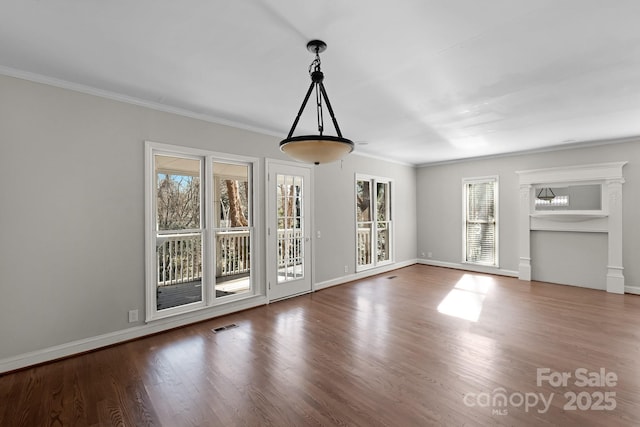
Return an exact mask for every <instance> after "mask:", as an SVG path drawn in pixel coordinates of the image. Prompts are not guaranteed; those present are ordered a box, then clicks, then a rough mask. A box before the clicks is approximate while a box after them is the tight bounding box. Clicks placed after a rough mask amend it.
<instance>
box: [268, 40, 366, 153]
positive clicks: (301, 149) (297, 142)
mask: <svg viewBox="0 0 640 427" xmlns="http://www.w3.org/2000/svg"><path fill="white" fill-rule="evenodd" d="M326 48H327V44H326V43H325V42H323V41H322V40H311V41H310V42H309V43H307V50H308V51H309V52H312V53H314V54H315V58H314V59H313V61H312V62H311V65H309V75H310V77H311V84H310V85H309V89H308V90H307V93H306V94H305V96H304V100H303V101H302V105H301V106H300V109H299V110H298V114H297V115H296V117H295V119H294V120H293V124H292V125H291V129H290V130H289V134H288V135H287V137H286V138H285V139H283V140H282V141H280V150H282V151H283V152H285V153H286V154H288V155H289V156H291V157H293V158H294V159H296V160H300V161H303V162H309V163H314V164H316V165H318V164H320V163H328V162H333V161H336V160H339V159H341V158H343V157H344V156H346V155H347V154H349V153H351V152H352V151H353V148H354V144H353V141H351V140H350V139H347V138H345V137H343V136H342V132H341V131H340V127H339V126H338V121H337V120H336V117H335V114H334V112H333V108H332V106H331V102H329V97H328V96H327V91H326V89H325V87H324V84H323V80H324V74H323V73H322V71H321V70H320V65H321V64H320V53H321V52H324V51H325V50H326ZM314 91H315V93H316V119H317V120H318V132H319V134H318V135H302V136H293V132H294V131H295V129H296V126H297V125H298V121H299V120H300V116H301V115H302V113H303V111H304V107H305V106H306V105H307V101H309V98H310V97H311V92H314ZM324 107H326V108H327V111H328V112H329V115H330V116H331V120H332V122H333V126H334V128H335V130H336V133H337V134H338V135H337V136H332V135H324Z"/></svg>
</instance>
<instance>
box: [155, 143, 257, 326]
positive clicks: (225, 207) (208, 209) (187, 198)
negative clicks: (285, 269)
mask: <svg viewBox="0 0 640 427" xmlns="http://www.w3.org/2000/svg"><path fill="white" fill-rule="evenodd" d="M146 159H147V160H146V162H147V164H146V171H147V181H146V193H147V197H146V200H147V201H146V204H147V207H146V209H147V210H146V212H147V215H146V230H147V246H146V251H147V255H146V264H147V265H146V277H147V279H146V282H147V285H146V307H147V310H146V313H147V314H146V318H147V320H153V319H157V318H162V317H167V316H170V315H174V314H179V313H184V312H188V311H194V310H197V309H201V308H205V307H209V306H213V305H218V304H224V303H226V302H229V301H235V300H238V299H242V298H244V297H246V296H252V295H254V294H255V289H254V286H253V282H254V277H253V274H252V269H251V267H252V265H253V264H254V263H253V262H252V259H253V257H254V256H255V252H254V245H253V235H254V227H253V213H252V209H253V188H254V182H253V179H254V174H253V168H254V165H255V164H256V161H255V160H253V159H247V158H240V157H237V156H227V155H221V154H217V153H210V152H207V151H203V150H195V149H188V148H184V147H174V146H167V145H164V144H155V143H147V145H146Z"/></svg>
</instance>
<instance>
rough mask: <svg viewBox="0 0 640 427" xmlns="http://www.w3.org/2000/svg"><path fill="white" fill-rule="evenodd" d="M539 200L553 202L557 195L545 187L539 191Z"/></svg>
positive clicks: (537, 196)
mask: <svg viewBox="0 0 640 427" xmlns="http://www.w3.org/2000/svg"><path fill="white" fill-rule="evenodd" d="M536 198H537V199H540V200H544V201H547V202H550V201H552V200H553V199H555V198H556V194H555V193H554V192H553V190H552V189H551V188H549V187H544V188H541V189H540V191H538V194H537V195H536Z"/></svg>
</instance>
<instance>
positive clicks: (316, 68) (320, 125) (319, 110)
mask: <svg viewBox="0 0 640 427" xmlns="http://www.w3.org/2000/svg"><path fill="white" fill-rule="evenodd" d="M320 65H321V62H320V53H319V51H318V49H316V58H315V59H314V60H313V62H311V65H309V75H310V76H313V72H314V71H318V72H319V71H321V70H320ZM314 86H315V91H316V117H317V119H318V132H319V133H320V135H322V133H323V132H324V116H323V113H322V93H321V92H320V83H318V82H316V81H314Z"/></svg>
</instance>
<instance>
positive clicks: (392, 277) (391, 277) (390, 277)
mask: <svg viewBox="0 0 640 427" xmlns="http://www.w3.org/2000/svg"><path fill="white" fill-rule="evenodd" d="M396 277H398V276H389V277H387V279H395V278H396Z"/></svg>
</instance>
